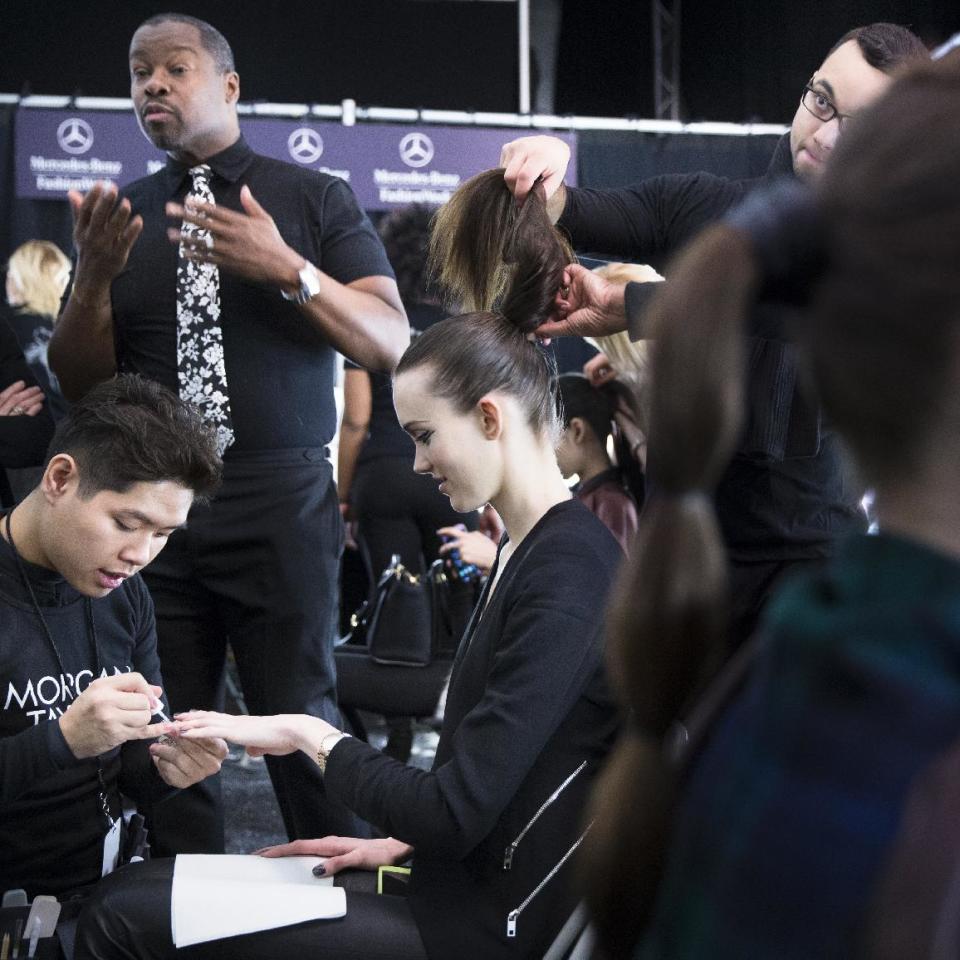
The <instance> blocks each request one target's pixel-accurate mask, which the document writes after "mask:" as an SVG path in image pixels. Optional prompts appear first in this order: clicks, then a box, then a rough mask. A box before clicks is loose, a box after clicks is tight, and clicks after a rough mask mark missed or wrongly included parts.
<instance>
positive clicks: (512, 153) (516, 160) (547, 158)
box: [500, 135, 570, 202]
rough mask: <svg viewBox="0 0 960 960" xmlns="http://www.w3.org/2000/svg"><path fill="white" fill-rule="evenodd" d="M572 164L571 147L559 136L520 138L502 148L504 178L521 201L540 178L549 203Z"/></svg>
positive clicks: (501, 164)
mask: <svg viewBox="0 0 960 960" xmlns="http://www.w3.org/2000/svg"><path fill="white" fill-rule="evenodd" d="M569 163H570V147H568V146H567V144H566V143H565V142H564V141H563V140H561V139H559V138H558V137H547V136H543V135H540V136H536V137H520V138H519V139H517V140H511V141H510V142H509V143H505V144H504V145H503V147H501V149H500V166H501V167H503V168H504V173H503V179H504V180H505V181H506V182H507V186H508V187H509V188H510V192H511V193H512V194H513V195H514V196H515V197H516V198H517V201H518V202H520V201H522V200H523V199H524V198H525V197H526V195H527V194H528V193H529V192H530V189H531V188H532V187H533V185H534V183H536V182H537V179H538V178H540V177H542V178H543V189H544V193H546V196H547V199H548V200H549V199H550V198H551V197H552V196H553V195H554V194H555V193H556V192H557V190H558V189H559V187H560V185H561V184H562V183H563V178H564V175H565V174H566V172H567V165H568V164H569Z"/></svg>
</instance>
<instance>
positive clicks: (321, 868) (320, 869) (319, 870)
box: [313, 863, 327, 877]
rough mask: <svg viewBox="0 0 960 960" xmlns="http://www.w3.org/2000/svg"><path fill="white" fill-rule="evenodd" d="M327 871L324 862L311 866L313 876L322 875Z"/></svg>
mask: <svg viewBox="0 0 960 960" xmlns="http://www.w3.org/2000/svg"><path fill="white" fill-rule="evenodd" d="M326 872H327V866H326V864H324V863H318V864H317V865H316V866H315V867H314V868H313V875H314V876H315V877H322V876H323V875H324V874H325V873H326Z"/></svg>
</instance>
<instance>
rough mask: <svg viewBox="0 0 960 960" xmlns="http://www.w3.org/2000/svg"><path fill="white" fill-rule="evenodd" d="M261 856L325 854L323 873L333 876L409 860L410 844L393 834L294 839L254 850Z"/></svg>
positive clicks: (321, 855) (374, 868) (322, 855)
mask: <svg viewBox="0 0 960 960" xmlns="http://www.w3.org/2000/svg"><path fill="white" fill-rule="evenodd" d="M256 853H257V855H258V856H261V857H298V856H316V857H326V858H327V859H326V862H325V863H324V864H323V870H322V871H316V872H317V873H318V874H319V873H322V874H323V875H325V876H332V875H333V874H335V873H339V872H340V871H341V870H347V869H351V870H376V869H377V867H382V866H386V865H390V866H395V865H396V864H398V863H403V861H404V860H409V859H410V857H411V856H412V855H413V847H411V846H410V845H409V844H408V843H402V842H401V841H400V840H394V839H393V837H382V838H380V839H377V840H362V839H359V838H357V837H323V838H322V839H319V840H294V841H293V843H282V844H280V845H279V846H276V847H264V848H263V849H262V850H257V851H256Z"/></svg>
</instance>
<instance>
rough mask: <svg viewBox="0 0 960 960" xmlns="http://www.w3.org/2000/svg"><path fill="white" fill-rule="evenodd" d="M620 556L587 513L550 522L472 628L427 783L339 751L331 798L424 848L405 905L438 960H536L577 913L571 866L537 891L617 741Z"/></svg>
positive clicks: (351, 743) (562, 509)
mask: <svg viewBox="0 0 960 960" xmlns="http://www.w3.org/2000/svg"><path fill="white" fill-rule="evenodd" d="M621 556H622V554H621V551H620V547H619V546H618V544H617V542H616V540H615V539H614V538H613V536H612V535H611V534H610V532H609V531H608V530H607V528H606V527H605V526H604V525H603V524H602V523H601V522H600V521H599V520H598V519H597V518H596V517H595V516H594V515H593V514H592V513H591V512H590V511H589V510H588V509H587V508H586V507H585V506H584V505H583V504H582V503H580V501H578V500H568V501H565V502H563V503H560V504H558V505H556V506H555V507H553V508H552V509H551V510H549V511H548V512H547V513H546V514H545V515H544V516H543V517H542V518H541V519H540V521H539V522H538V523H537V525H536V526H535V527H534V528H533V530H531V531H530V533H529V534H528V535H527V536H526V537H525V538H524V540H523V541H522V542H521V543H520V544H519V545H518V547H517V549H516V552H515V553H514V554H513V556H511V557H510V559H509V561H508V562H507V565H506V567H505V568H504V570H503V574H502V576H501V577H500V581H499V583H498V584H497V586H496V589H495V590H494V592H493V594H492V595H491V596H490V602H489V604H488V605H487V606H486V608H485V609H484V608H483V605H484V603H485V602H486V599H487V594H488V592H489V586H488V587H487V589H486V590H485V591H484V594H483V596H482V597H481V599H480V603H479V604H478V610H481V609H482V610H483V613H482V615H481V616H479V618H478V615H477V613H475V614H474V619H473V621H472V622H471V624H470V625H469V626H468V627H467V630H466V633H465V635H464V638H463V640H462V642H461V644H460V650H459V652H458V655H457V660H456V662H455V663H454V668H453V676H452V679H451V682H450V691H449V694H448V697H447V705H446V713H445V717H444V723H443V730H442V731H441V734H440V743H439V745H438V747H437V755H436V760H435V762H434V766H433V769H432V770H431V771H430V772H427V771H424V770H417V769H415V768H413V767H408V766H406V765H404V764H402V763H398V762H397V761H395V760H391V759H390V758H389V757H387V756H384V755H383V754H381V753H380V752H379V751H377V750H375V749H374V748H372V747H370V746H369V745H368V744H365V743H362V742H360V741H358V740H352V739H346V740H341V741H340V742H339V743H338V744H337V745H336V746H335V747H334V749H333V750H332V751H331V754H330V758H329V760H328V763H327V770H326V786H327V790H328V792H329V793H330V795H331V796H332V797H334V798H336V799H339V800H342V801H343V802H344V803H345V804H347V805H348V806H349V807H350V808H351V809H353V810H355V811H356V812H357V813H359V814H360V815H361V816H362V817H364V818H365V819H367V820H369V821H371V822H373V823H375V824H377V825H378V826H379V827H381V828H382V829H383V830H384V831H385V832H387V833H389V834H390V835H391V836H394V837H396V838H397V839H399V840H403V841H404V842H406V843H410V844H412V845H413V846H414V847H415V854H414V861H413V874H412V878H411V890H410V903H411V908H412V910H413V914H414V917H415V919H416V922H417V927H418V929H419V931H420V935H421V937H422V939H423V942H424V944H425V946H426V949H427V953H428V955H429V956H430V957H431V958H434V960H449V958H451V957H456V958H458V960H469V958H478V960H479V958H482V960H495V958H499V957H505V958H506V957H514V958H515V957H542V956H543V953H544V951H545V950H546V948H547V946H548V945H549V943H550V941H551V940H552V939H553V938H554V937H555V936H556V934H557V932H558V931H559V929H560V927H561V926H562V925H563V923H564V921H565V920H566V918H567V916H568V915H569V913H570V912H571V911H572V909H573V907H574V905H575V903H576V894H575V892H574V890H573V888H572V884H571V876H572V863H571V862H569V861H568V862H566V863H565V864H564V865H563V866H562V867H560V868H559V870H558V871H557V873H556V875H555V876H553V878H552V879H550V880H548V881H547V882H546V883H545V884H544V886H543V888H542V889H541V890H540V892H539V893H536V894H535V891H536V889H537V887H538V885H539V884H540V883H541V882H543V881H544V880H545V879H546V878H547V877H548V876H549V874H550V873H551V871H552V870H553V868H554V867H555V866H557V865H558V864H559V863H560V862H561V861H562V860H563V857H564V855H565V854H566V853H567V852H568V851H569V850H570V849H571V847H572V846H573V845H574V844H575V843H576V841H577V839H578V837H579V836H580V835H581V832H582V830H583V822H582V821H583V815H584V806H585V802H586V798H587V796H588V793H589V790H590V786H591V782H592V780H593V777H594V775H595V773H596V770H597V768H598V766H599V764H600V763H601V762H602V760H603V758H604V756H605V755H606V753H607V751H608V750H609V749H610V747H611V745H612V742H613V739H614V736H615V733H616V728H617V719H616V710H615V708H614V706H613V704H612V701H611V699H610V697H609V694H608V690H607V685H606V680H605V676H604V668H603V654H602V646H603V644H602V638H603V611H604V607H605V600H606V595H607V592H608V590H609V588H610V586H611V583H612V581H613V577H614V573H615V570H616V567H617V564H618V562H619V560H620V559H621ZM498 562H499V561H498ZM495 573H496V566H495V567H494V571H493V572H492V573H491V578H490V579H491V581H492V579H493V577H494V576H495ZM578 771H579V772H578ZM541 808H542V813H541V815H540V816H539V817H537V816H536V814H537V812H538V811H540V810H541ZM534 820H535V823H533V822H532V821H534ZM531 824H532V825H531ZM528 825H530V829H529V831H527V832H524V828H525V827H527V826H528ZM521 835H522V838H521V839H520V841H519V843H517V845H516V848H515V851H514V852H513V855H512V858H507V851H508V848H510V845H511V844H512V843H513V842H514V841H515V840H517V838H518V837H521ZM505 858H507V859H510V861H511V862H510V868H509V869H505ZM530 896H533V899H532V900H530V902H529V903H528V904H527V905H526V906H525V907H524V909H523V910H522V912H520V914H519V916H517V917H516V936H515V937H508V934H507V929H508V917H509V915H510V914H511V912H512V911H514V910H517V909H519V908H521V906H522V905H523V904H524V902H525V901H526V900H527V898H528V897H530Z"/></svg>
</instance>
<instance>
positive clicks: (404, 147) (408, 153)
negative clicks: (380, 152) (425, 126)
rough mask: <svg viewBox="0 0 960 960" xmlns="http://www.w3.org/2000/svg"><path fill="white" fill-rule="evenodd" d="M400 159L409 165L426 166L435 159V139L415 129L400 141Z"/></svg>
mask: <svg viewBox="0 0 960 960" xmlns="http://www.w3.org/2000/svg"><path fill="white" fill-rule="evenodd" d="M400 159H401V160H402V161H403V162H404V163H405V164H406V165H407V166H408V167H425V166H426V165H427V164H428V163H429V162H430V161H431V160H432V159H433V141H432V140H431V139H430V138H429V137H428V136H427V135H426V134H425V133H420V131H419V130H415V131H414V132H413V133H408V134H407V135H406V136H405V137H404V138H403V139H402V140H401V141H400Z"/></svg>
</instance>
